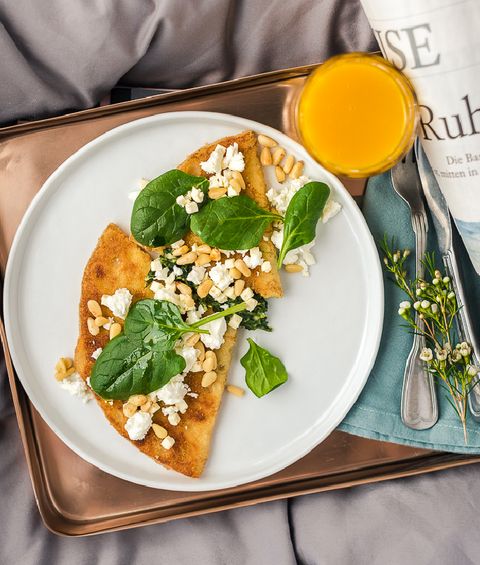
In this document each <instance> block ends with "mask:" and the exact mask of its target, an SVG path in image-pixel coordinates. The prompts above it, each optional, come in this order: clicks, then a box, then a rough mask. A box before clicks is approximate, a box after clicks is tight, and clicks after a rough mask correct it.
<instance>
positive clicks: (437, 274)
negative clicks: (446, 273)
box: [434, 269, 442, 279]
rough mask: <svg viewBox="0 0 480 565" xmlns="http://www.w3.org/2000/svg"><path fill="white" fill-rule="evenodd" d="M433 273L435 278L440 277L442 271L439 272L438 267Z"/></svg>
mask: <svg viewBox="0 0 480 565" xmlns="http://www.w3.org/2000/svg"><path fill="white" fill-rule="evenodd" d="M434 274H435V277H436V278H437V279H441V278H442V273H441V272H440V271H439V270H438V269H437V270H436V271H435V273H434Z"/></svg>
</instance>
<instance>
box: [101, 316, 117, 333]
mask: <svg viewBox="0 0 480 565" xmlns="http://www.w3.org/2000/svg"><path fill="white" fill-rule="evenodd" d="M114 322H115V320H114V318H112V317H111V316H109V317H108V322H107V323H106V324H103V329H105V330H107V332H109V331H110V328H111V327H112V324H113V323H114Z"/></svg>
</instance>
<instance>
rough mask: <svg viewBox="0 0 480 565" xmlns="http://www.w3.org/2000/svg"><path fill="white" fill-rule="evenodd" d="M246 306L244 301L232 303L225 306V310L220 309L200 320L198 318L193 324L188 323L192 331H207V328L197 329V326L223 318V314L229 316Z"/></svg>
mask: <svg viewBox="0 0 480 565" xmlns="http://www.w3.org/2000/svg"><path fill="white" fill-rule="evenodd" d="M246 308H247V304H246V303H245V302H241V303H240V304H234V305H233V306H230V308H227V309H226V310H222V311H221V312H215V314H212V315H210V316H207V317H206V318H202V319H201V320H198V322H194V323H193V324H190V327H191V328H192V331H195V332H197V333H209V332H208V330H198V328H200V327H201V326H204V325H205V324H208V323H209V322H213V321H214V320H219V319H220V318H225V316H230V315H231V314H236V313H237V312H242V311H243V310H245V309H246Z"/></svg>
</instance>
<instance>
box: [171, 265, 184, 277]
mask: <svg viewBox="0 0 480 565" xmlns="http://www.w3.org/2000/svg"><path fill="white" fill-rule="evenodd" d="M172 273H173V274H174V275H175V276H176V277H179V276H180V275H181V274H182V273H183V271H182V269H180V267H177V265H174V266H173V269H172Z"/></svg>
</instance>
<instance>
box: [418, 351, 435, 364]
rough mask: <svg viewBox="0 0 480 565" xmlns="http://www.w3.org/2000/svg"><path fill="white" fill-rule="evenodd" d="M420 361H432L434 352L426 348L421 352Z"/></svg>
mask: <svg viewBox="0 0 480 565" xmlns="http://www.w3.org/2000/svg"><path fill="white" fill-rule="evenodd" d="M420 359H421V360H422V361H427V362H428V361H431V360H432V359H433V352H432V350H431V349H430V348H429V347H424V348H423V349H422V351H421V352H420Z"/></svg>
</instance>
